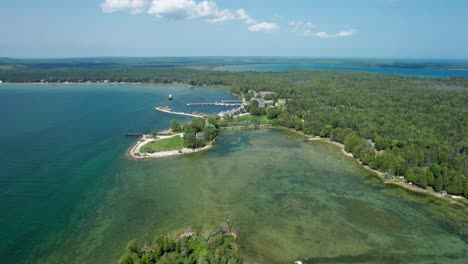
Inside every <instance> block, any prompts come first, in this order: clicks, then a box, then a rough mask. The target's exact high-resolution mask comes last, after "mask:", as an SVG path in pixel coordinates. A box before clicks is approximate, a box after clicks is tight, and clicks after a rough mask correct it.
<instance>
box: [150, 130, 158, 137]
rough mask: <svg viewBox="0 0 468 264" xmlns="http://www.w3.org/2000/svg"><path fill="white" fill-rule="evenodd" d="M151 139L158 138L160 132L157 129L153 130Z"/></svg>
mask: <svg viewBox="0 0 468 264" xmlns="http://www.w3.org/2000/svg"><path fill="white" fill-rule="evenodd" d="M151 137H153V138H157V137H158V130H156V129H153V130H151Z"/></svg>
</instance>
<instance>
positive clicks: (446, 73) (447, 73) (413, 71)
mask: <svg viewBox="0 0 468 264" xmlns="http://www.w3.org/2000/svg"><path fill="white" fill-rule="evenodd" d="M221 68H222V69H224V70H229V71H272V72H279V71H288V70H297V69H306V70H347V71H368V72H375V73H383V74H397V75H406V76H417V77H430V78H448V77H453V76H465V77H468V69H427V68H426V69H425V68H396V67H363V66H344V65H321V64H245V65H232V66H224V67H221Z"/></svg>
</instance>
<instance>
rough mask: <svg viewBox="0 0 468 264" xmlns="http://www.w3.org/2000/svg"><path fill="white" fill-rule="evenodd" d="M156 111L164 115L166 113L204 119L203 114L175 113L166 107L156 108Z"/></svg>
mask: <svg viewBox="0 0 468 264" xmlns="http://www.w3.org/2000/svg"><path fill="white" fill-rule="evenodd" d="M156 110H158V111H161V112H164V113H168V114H173V115H181V116H190V117H206V115H205V114H201V113H197V112H193V113H191V114H189V113H184V112H176V111H174V110H172V109H171V108H169V107H167V106H166V107H161V106H158V107H156Z"/></svg>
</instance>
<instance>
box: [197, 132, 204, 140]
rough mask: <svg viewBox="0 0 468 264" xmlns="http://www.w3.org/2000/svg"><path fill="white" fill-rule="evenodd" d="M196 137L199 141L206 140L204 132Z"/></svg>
mask: <svg viewBox="0 0 468 264" xmlns="http://www.w3.org/2000/svg"><path fill="white" fill-rule="evenodd" d="M195 136H196V137H197V139H203V138H205V134H204V133H203V132H198V133H197V134H196V135H195Z"/></svg>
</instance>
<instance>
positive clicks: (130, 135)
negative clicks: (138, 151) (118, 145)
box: [125, 133, 143, 137]
mask: <svg viewBox="0 0 468 264" xmlns="http://www.w3.org/2000/svg"><path fill="white" fill-rule="evenodd" d="M125 136H126V137H142V136H143V134H139V133H127V134H125Z"/></svg>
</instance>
